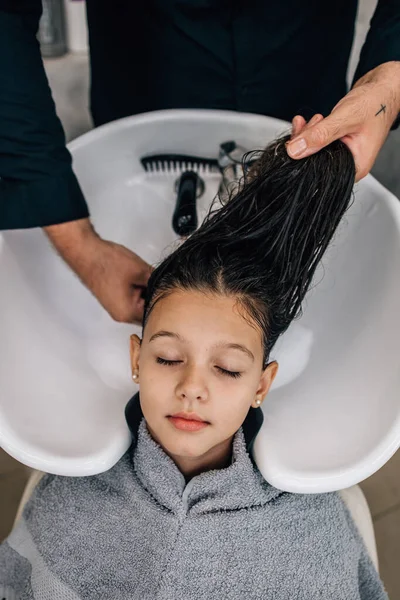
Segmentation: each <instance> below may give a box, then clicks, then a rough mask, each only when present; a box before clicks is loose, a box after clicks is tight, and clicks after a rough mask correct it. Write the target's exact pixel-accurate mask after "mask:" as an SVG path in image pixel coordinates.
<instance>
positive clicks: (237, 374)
mask: <svg viewBox="0 0 400 600" xmlns="http://www.w3.org/2000/svg"><path fill="white" fill-rule="evenodd" d="M216 369H217V370H218V371H219V372H220V373H222V375H227V376H228V377H233V379H237V378H238V377H241V376H242V374H241V373H240V372H239V371H228V370H227V369H223V368H222V367H216Z"/></svg>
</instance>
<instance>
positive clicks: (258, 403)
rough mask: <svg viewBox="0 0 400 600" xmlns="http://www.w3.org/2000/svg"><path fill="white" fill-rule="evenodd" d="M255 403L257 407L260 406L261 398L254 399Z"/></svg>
mask: <svg viewBox="0 0 400 600" xmlns="http://www.w3.org/2000/svg"><path fill="white" fill-rule="evenodd" d="M256 404H257V406H258V407H260V406H261V400H260V398H257V399H256Z"/></svg>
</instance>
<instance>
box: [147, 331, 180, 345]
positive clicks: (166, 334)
mask: <svg viewBox="0 0 400 600" xmlns="http://www.w3.org/2000/svg"><path fill="white" fill-rule="evenodd" d="M161 337H168V338H175V339H176V340H179V341H180V342H183V341H184V340H183V338H182V337H181V336H180V335H178V334H177V333H174V332H173V331H157V333H155V334H154V335H152V336H151V338H150V340H149V342H152V341H153V340H156V339H158V338H161Z"/></svg>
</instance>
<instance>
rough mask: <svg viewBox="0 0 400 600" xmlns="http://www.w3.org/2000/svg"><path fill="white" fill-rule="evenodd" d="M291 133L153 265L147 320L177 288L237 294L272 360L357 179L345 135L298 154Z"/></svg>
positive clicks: (267, 150) (258, 157)
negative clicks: (289, 147) (290, 144)
mask: <svg viewBox="0 0 400 600" xmlns="http://www.w3.org/2000/svg"><path fill="white" fill-rule="evenodd" d="M288 140H289V136H285V137H283V138H280V139H278V140H276V141H274V142H273V143H271V144H269V145H268V146H267V147H266V148H265V150H263V151H261V152H258V153H256V154H253V155H252V156H251V157H249V156H247V157H246V158H247V161H248V160H249V158H251V159H252V160H253V162H252V166H251V168H250V169H249V170H248V171H247V174H246V175H245V176H244V178H243V181H242V183H241V184H240V186H239V188H238V190H237V191H236V192H235V195H234V196H233V197H231V198H230V199H229V200H228V201H227V202H226V204H225V205H223V206H222V207H220V208H218V209H216V208H215V206H214V208H211V210H210V212H209V214H208V215H207V217H206V219H205V220H204V222H203V224H202V225H201V226H200V228H199V229H198V230H197V231H196V232H195V233H194V234H193V235H192V236H191V237H190V238H188V239H187V240H186V241H185V242H184V243H183V244H182V245H181V246H179V247H178V248H177V249H176V250H175V251H174V252H173V253H172V254H170V255H169V256H168V257H167V258H166V259H165V260H163V262H162V263H161V264H160V265H159V266H158V267H157V268H156V269H155V270H154V272H153V274H152V276H151V278H150V281H149V284H148V288H147V294H146V302H145V312H144V321H143V323H144V326H145V324H146V322H147V319H148V317H149V314H150V312H151V310H152V308H153V307H154V306H155V304H156V303H157V302H158V300H160V299H161V298H164V297H165V296H166V295H167V294H169V293H170V292H172V291H173V290H176V289H179V290H196V291H202V292H206V293H210V292H211V293H214V294H223V295H227V296H231V297H235V298H236V299H237V302H238V305H239V306H240V308H242V309H243V314H244V316H246V317H247V318H249V320H250V322H251V323H253V324H255V325H256V326H258V327H259V328H260V330H261V332H262V336H263V344H264V362H265V364H267V362H268V358H269V354H270V351H271V349H272V348H273V346H274V344H275V342H276V341H277V339H278V337H279V336H280V335H281V334H282V333H284V332H285V331H286V329H287V328H288V327H289V325H290V323H291V322H292V320H293V319H294V318H295V317H297V316H298V315H299V314H300V313H301V307H302V302H303V299H304V296H305V294H306V292H307V290H308V288H309V286H310V284H311V281H312V279H313V276H314V273H315V270H316V268H317V265H318V263H319V261H320V260H321V257H322V256H323V254H324V252H325V250H326V248H327V246H328V245H329V242H330V241H331V239H332V236H333V234H334V232H335V230H336V228H337V226H338V225H339V222H340V220H341V218H342V217H343V215H344V213H345V211H346V210H347V208H348V206H349V203H350V200H351V197H352V189H353V185H354V179H355V164H354V159H353V156H352V154H351V152H350V150H349V149H348V148H347V146H346V145H345V144H344V143H343V142H341V141H336V142H333V143H332V144H330V145H329V146H327V147H326V148H324V149H322V150H321V151H320V152H318V153H317V154H314V155H312V156H309V157H307V158H304V159H301V160H293V159H291V158H290V157H289V156H288V154H287V151H286V147H285V144H286V142H287V141H288ZM247 164H248V163H247Z"/></svg>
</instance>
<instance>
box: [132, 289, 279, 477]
mask: <svg viewBox="0 0 400 600" xmlns="http://www.w3.org/2000/svg"><path fill="white" fill-rule="evenodd" d="M131 358H132V370H133V373H136V374H138V380H139V382H140V403H141V407H142V411H143V414H144V417H145V419H146V422H147V426H148V429H149V431H150V433H151V435H152V437H153V438H154V439H155V440H156V441H157V442H158V443H159V444H160V445H161V446H162V447H163V448H164V450H165V451H166V453H167V454H169V456H170V457H171V458H172V459H173V460H174V461H175V462H176V464H177V465H178V467H179V468H180V469H181V471H182V472H183V473H184V474H194V473H195V472H198V471H200V470H206V469H207V468H216V467H217V466H218V465H219V466H221V464H222V463H223V462H224V460H225V461H226V460H227V458H228V457H229V456H230V450H231V441H232V437H233V436H234V434H235V433H236V431H237V430H238V429H239V428H240V426H241V425H242V423H243V421H244V420H245V417H246V415H247V413H248V411H249V408H250V407H251V406H253V407H254V408H257V407H258V406H259V405H258V404H257V403H256V401H257V400H260V401H262V400H263V399H264V397H265V395H266V394H267V392H268V390H269V388H270V386H271V383H272V381H273V379H274V377H275V375H276V372H277V364H276V363H271V364H270V365H269V366H268V367H267V368H266V369H264V370H263V346H262V336H261V332H260V331H259V329H257V328H255V327H253V326H252V325H251V324H250V323H249V319H248V318H247V320H246V318H245V317H244V316H243V311H241V310H240V308H239V307H238V305H237V304H236V302H235V300H234V299H233V298H231V297H227V296H221V295H216V294H211V293H207V294H206V293H202V292H197V291H182V290H176V291H173V292H171V293H170V294H169V295H168V296H167V297H165V298H164V299H161V300H159V301H158V302H157V303H156V305H155V307H154V309H153V310H152V312H151V313H150V316H149V319H148V321H147V324H146V327H145V330H144V336H143V340H142V342H141V344H140V340H139V339H138V338H137V336H132V339H131ZM176 415H180V417H179V416H176ZM182 417H183V418H182ZM185 417H186V418H185Z"/></svg>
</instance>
